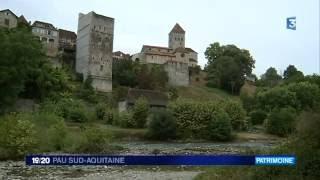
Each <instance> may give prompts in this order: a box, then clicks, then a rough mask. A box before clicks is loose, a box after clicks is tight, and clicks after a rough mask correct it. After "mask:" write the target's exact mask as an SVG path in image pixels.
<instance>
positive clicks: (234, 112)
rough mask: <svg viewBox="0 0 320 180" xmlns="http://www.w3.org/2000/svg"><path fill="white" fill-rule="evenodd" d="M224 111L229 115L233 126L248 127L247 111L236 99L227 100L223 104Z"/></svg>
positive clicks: (241, 128)
mask: <svg viewBox="0 0 320 180" xmlns="http://www.w3.org/2000/svg"><path fill="white" fill-rule="evenodd" d="M222 105H223V109H224V111H225V112H226V113H227V114H228V115H229V117H230V120H231V124H232V128H233V129H235V130H245V129H247V128H248V122H247V120H246V112H245V110H244V109H243V107H242V105H241V104H240V103H238V102H235V101H226V102H224V103H223V104H222Z"/></svg>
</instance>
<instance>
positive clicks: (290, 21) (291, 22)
mask: <svg viewBox="0 0 320 180" xmlns="http://www.w3.org/2000/svg"><path fill="white" fill-rule="evenodd" d="M287 29H291V30H296V29H297V19H296V17H289V18H287Z"/></svg>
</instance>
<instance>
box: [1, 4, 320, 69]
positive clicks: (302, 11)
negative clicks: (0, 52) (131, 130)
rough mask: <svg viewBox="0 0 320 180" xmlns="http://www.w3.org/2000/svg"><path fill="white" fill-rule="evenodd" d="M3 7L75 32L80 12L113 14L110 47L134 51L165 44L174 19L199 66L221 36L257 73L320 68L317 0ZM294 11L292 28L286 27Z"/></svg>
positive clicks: (222, 40)
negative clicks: (247, 55) (252, 63)
mask: <svg viewBox="0 0 320 180" xmlns="http://www.w3.org/2000/svg"><path fill="white" fill-rule="evenodd" d="M7 8H9V9H11V10H12V11H13V12H14V13H16V14H17V15H18V16H20V15H21V14H23V15H24V16H25V17H26V18H27V20H31V21H32V22H33V21H34V20H40V21H45V22H50V23H52V24H53V25H54V26H56V27H58V28H61V29H68V30H72V31H75V32H76V31H77V23H78V13H79V12H83V13H88V12H90V11H95V12H96V13H98V14H102V15H105V16H109V17H113V18H115V35H114V51H117V50H121V51H123V52H126V53H130V54H133V53H137V52H139V51H140V50H141V47H142V45H143V44H147V45H155V46H167V44H168V33H169V31H170V30H171V29H172V27H173V26H174V24H175V23H176V22H178V23H179V24H180V25H181V26H182V27H183V28H184V30H185V31H186V46H187V47H191V48H192V49H194V50H195V51H197V52H198V53H199V55H198V59H199V64H200V65H201V66H202V67H203V66H204V64H206V62H207V60H206V59H205V56H204V51H205V49H206V47H208V45H209V44H210V43H213V42H220V43H221V44H235V45H237V46H238V47H240V48H245V49H248V50H249V51H250V53H251V54H252V56H253V57H254V59H255V60H256V65H255V66H256V68H255V69H254V73H256V74H258V75H261V74H262V73H264V72H265V70H266V69H267V68H268V67H270V66H273V67H275V68H276V69H277V70H280V71H282V72H283V71H284V69H285V68H286V67H287V66H288V65H289V64H294V65H295V66H296V67H297V68H298V69H300V70H302V71H303V72H304V73H305V74H312V73H319V71H320V65H319V63H320V62H319V61H320V58H319V54H320V53H319V49H320V48H319V41H320V37H319V31H320V30H319V27H320V25H319V9H320V5H319V0H157V1H156V0H50V1H49V0H1V1H0V9H7ZM292 16H296V17H297V30H296V31H292V30H288V29H286V18H287V17H292Z"/></svg>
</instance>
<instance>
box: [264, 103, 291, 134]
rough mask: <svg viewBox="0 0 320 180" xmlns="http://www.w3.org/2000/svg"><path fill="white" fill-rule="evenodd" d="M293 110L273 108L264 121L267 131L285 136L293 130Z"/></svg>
mask: <svg viewBox="0 0 320 180" xmlns="http://www.w3.org/2000/svg"><path fill="white" fill-rule="evenodd" d="M295 116H296V114H295V110H294V109H293V108H281V109H279V110H277V109H274V110H273V111H272V112H271V113H270V115H269V117H268V119H267V122H266V127H267V132H269V133H271V134H276V135H279V136H287V135H289V134H290V133H292V132H293V130H294V127H295V126H294V125H295V124H294V120H295Z"/></svg>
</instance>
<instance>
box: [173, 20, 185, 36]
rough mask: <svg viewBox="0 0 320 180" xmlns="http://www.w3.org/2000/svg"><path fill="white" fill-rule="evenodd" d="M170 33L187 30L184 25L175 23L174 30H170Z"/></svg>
mask: <svg viewBox="0 0 320 180" xmlns="http://www.w3.org/2000/svg"><path fill="white" fill-rule="evenodd" d="M170 33H183V34H184V33H185V31H184V30H183V29H182V27H181V26H180V25H179V24H178V23H176V25H174V27H173V28H172V30H171V31H170Z"/></svg>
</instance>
